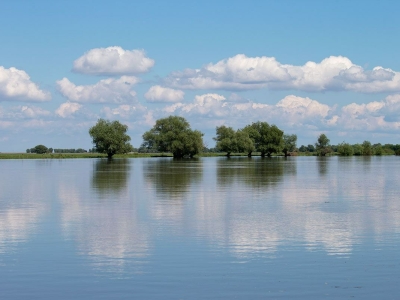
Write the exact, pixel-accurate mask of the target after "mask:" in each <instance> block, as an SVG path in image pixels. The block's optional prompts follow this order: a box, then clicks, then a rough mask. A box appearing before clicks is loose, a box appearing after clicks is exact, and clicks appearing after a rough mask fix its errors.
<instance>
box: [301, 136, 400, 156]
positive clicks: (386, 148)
mask: <svg viewBox="0 0 400 300" xmlns="http://www.w3.org/2000/svg"><path fill="white" fill-rule="evenodd" d="M298 150H299V152H311V153H313V152H316V153H317V154H318V155H320V156H325V155H327V154H329V153H337V154H339V155H341V156H352V155H364V156H370V155H394V154H396V155H400V145H393V144H385V145H383V146H382V145H381V144H379V143H378V144H374V145H372V144H371V142H369V141H364V142H363V143H362V144H353V145H352V144H349V143H346V142H342V143H340V144H338V145H330V141H329V139H328V138H327V136H326V135H325V134H321V135H320V136H319V137H318V141H317V143H315V146H314V145H308V146H304V145H302V146H300V147H299V149H298Z"/></svg>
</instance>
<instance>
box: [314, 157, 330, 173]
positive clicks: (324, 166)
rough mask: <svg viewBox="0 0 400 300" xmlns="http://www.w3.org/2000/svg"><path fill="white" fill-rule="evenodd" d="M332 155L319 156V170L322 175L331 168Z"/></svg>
mask: <svg viewBox="0 0 400 300" xmlns="http://www.w3.org/2000/svg"><path fill="white" fill-rule="evenodd" d="M330 160H331V157H327V156H317V164H318V171H319V174H320V175H325V174H326V173H327V172H328V169H329V161H330Z"/></svg>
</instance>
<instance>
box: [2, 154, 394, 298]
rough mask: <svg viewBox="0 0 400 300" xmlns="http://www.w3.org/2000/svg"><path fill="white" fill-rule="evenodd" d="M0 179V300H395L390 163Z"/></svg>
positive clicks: (30, 164)
mask: <svg viewBox="0 0 400 300" xmlns="http://www.w3.org/2000/svg"><path fill="white" fill-rule="evenodd" d="M0 170H1V172H0V299H354V298H356V299H399V298H400V256H399V245H400V197H399V194H400V187H399V183H400V158H399V157H394V156H393V157H372V158H371V157H365V158H364V157H352V158H340V157H328V158H317V157H297V158H290V159H283V158H272V159H261V158H252V159H248V158H231V159H227V158H201V159H198V160H180V161H175V160H172V159H170V158H160V159H156V158H151V159H144V158H141V159H129V160H117V159H116V160H114V161H113V162H111V163H109V162H107V161H106V160H90V159H74V160H0Z"/></svg>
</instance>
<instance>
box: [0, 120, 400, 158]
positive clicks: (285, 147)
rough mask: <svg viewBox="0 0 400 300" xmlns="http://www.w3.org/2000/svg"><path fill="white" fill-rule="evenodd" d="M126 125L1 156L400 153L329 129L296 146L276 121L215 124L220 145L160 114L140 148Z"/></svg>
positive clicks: (101, 123) (101, 124)
mask: <svg viewBox="0 0 400 300" xmlns="http://www.w3.org/2000/svg"><path fill="white" fill-rule="evenodd" d="M127 130H128V127H127V126H126V125H123V124H121V123H119V122H118V121H113V122H111V121H108V120H104V119H100V120H98V122H97V124H96V125H95V126H93V127H91V128H90V130H89V134H90V136H91V137H92V139H93V144H94V146H95V147H93V148H92V149H89V151H86V150H85V149H82V148H78V149H73V148H71V149H54V150H53V149H52V148H47V147H46V146H44V145H37V146H35V147H34V148H30V149H27V150H26V153H0V159H34V158H41V159H61V158H103V157H107V158H108V159H111V158H112V157H117V158H133V157H174V158H182V157H190V158H192V157H194V156H203V157H209V156H228V157H230V156H233V155H234V156H245V155H247V156H249V157H251V156H252V155H259V156H262V157H265V156H268V157H271V156H283V155H284V156H285V157H287V156H291V155H295V156H307V155H315V156H316V155H318V156H326V155H341V156H352V155H357V156H361V155H363V156H371V155H400V145H399V144H396V145H394V144H385V145H382V144H380V143H378V144H374V145H372V144H371V142H369V141H364V142H363V143H362V144H353V145H351V144H349V143H346V142H344V141H343V142H342V143H340V144H338V145H331V144H330V140H329V138H328V137H327V136H326V135H325V134H321V135H319V136H318V139H317V141H316V143H315V144H314V145H312V144H309V145H307V146H304V145H301V146H300V147H299V148H297V145H296V142H297V136H296V135H295V134H284V132H283V131H282V130H281V129H279V128H278V127H277V126H276V125H270V124H268V123H267V122H260V121H258V122H255V123H252V124H251V125H247V126H245V127H244V128H241V129H238V130H234V129H233V128H232V127H227V126H225V125H223V126H219V127H216V137H214V140H215V141H216V146H215V148H207V147H206V146H205V145H204V144H203V133H201V132H200V131H198V130H192V129H191V128H190V124H189V123H188V122H187V121H186V120H185V119H184V118H182V117H178V116H169V117H167V118H163V119H159V120H157V121H156V124H155V125H154V126H153V128H152V129H151V130H149V131H147V132H145V133H144V134H143V143H142V145H141V146H140V147H139V149H135V148H133V147H132V146H131V145H130V144H129V143H128V142H129V141H130V137H129V136H128V135H127V134H126V132H127ZM38 154H39V155H38Z"/></svg>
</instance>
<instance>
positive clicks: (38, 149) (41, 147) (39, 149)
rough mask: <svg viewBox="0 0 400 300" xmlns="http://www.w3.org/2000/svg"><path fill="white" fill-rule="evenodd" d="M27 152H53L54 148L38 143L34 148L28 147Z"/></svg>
mask: <svg viewBox="0 0 400 300" xmlns="http://www.w3.org/2000/svg"><path fill="white" fill-rule="evenodd" d="M26 153H36V154H45V153H53V148H47V147H46V146H45V145H37V146H35V147H33V148H30V149H26Z"/></svg>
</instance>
